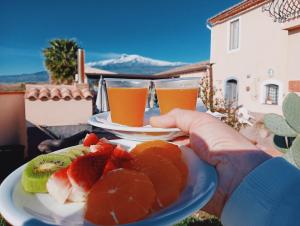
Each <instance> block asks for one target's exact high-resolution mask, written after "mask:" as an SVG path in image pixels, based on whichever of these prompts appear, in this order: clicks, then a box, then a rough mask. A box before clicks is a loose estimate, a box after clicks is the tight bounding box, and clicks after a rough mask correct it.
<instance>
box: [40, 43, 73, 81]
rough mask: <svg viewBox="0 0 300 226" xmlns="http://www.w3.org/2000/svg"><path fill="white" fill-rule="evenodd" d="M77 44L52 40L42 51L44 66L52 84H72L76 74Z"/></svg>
mask: <svg viewBox="0 0 300 226" xmlns="http://www.w3.org/2000/svg"><path fill="white" fill-rule="evenodd" d="M78 49H79V46H78V44H77V43H76V42H75V41H74V40H68V39H54V40H51V41H50V47H47V48H45V49H44V50H43V54H44V56H45V66H46V68H47V69H48V71H49V73H50V78H51V82H53V83H58V84H60V83H68V84H69V83H72V82H73V80H74V77H75V74H76V72H77V50H78Z"/></svg>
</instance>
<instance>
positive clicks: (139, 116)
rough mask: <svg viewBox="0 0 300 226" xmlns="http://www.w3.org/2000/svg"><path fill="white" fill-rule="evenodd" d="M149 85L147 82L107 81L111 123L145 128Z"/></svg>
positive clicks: (130, 80) (133, 80)
mask: <svg viewBox="0 0 300 226" xmlns="http://www.w3.org/2000/svg"><path fill="white" fill-rule="evenodd" d="M149 85H150V81H147V80H137V79H128V80H127V79H123V80H121V79H106V87H107V93H108V102H109V108H110V114H111V121H112V122H114V123H118V124H122V125H126V126H134V127H140V126H143V123H144V113H145V107H146V102H147V97H148V89H149Z"/></svg>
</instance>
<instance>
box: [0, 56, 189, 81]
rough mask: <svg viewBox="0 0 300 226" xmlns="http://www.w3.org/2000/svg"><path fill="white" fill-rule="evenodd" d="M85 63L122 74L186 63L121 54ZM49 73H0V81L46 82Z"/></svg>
mask: <svg viewBox="0 0 300 226" xmlns="http://www.w3.org/2000/svg"><path fill="white" fill-rule="evenodd" d="M86 65H89V66H90V67H94V68H100V69H103V70H107V71H112V72H117V73H123V74H146V75H151V74H156V73H159V72H163V71H167V70H170V69H172V68H175V67H180V66H183V65H187V63H183V62H169V61H163V60H155V59H151V58H148V57H143V56H139V55H127V54H122V55H121V56H119V57H117V58H113V59H109V60H102V61H96V62H89V63H87V64H86ZM48 80H49V75H48V73H47V72H46V71H40V72H36V73H28V74H19V75H0V83H20V82H29V83H42V82H48Z"/></svg>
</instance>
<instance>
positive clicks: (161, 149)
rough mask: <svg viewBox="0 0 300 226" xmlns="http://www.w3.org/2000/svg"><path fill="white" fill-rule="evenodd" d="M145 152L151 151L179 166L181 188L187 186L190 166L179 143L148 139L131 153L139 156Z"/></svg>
mask: <svg viewBox="0 0 300 226" xmlns="http://www.w3.org/2000/svg"><path fill="white" fill-rule="evenodd" d="M143 152H151V153H154V154H157V155H160V156H162V157H164V158H167V159H168V160H170V161H171V162H172V163H173V164H174V165H175V166H176V167H177V169H178V170H179V172H180V174H181V178H182V184H181V190H183V189H184V188H185V185H186V181H187V177H188V168H187V165H186V163H185V162H184V160H183V158H182V153H181V150H180V148H179V147H178V146H177V145H175V144H171V143H168V142H165V141H160V140H154V141H147V142H144V143H141V144H138V145H136V147H135V148H133V149H132V150H131V152H130V153H131V154H132V155H134V156H137V155H139V154H141V153H143Z"/></svg>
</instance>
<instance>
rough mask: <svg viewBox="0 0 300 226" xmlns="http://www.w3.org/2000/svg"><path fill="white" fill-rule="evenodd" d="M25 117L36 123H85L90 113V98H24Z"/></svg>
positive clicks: (56, 124) (59, 124) (51, 124)
mask: <svg viewBox="0 0 300 226" xmlns="http://www.w3.org/2000/svg"><path fill="white" fill-rule="evenodd" d="M25 109H26V119H27V120H28V121H29V122H32V123H34V124H37V125H45V126H62V125H77V124H86V123H87V121H88V119H89V117H90V116H91V115H92V100H85V99H81V100H73V99H72V100H69V101H65V100H60V101H54V100H48V101H41V100H36V101H31V100H28V99H26V100H25Z"/></svg>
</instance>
